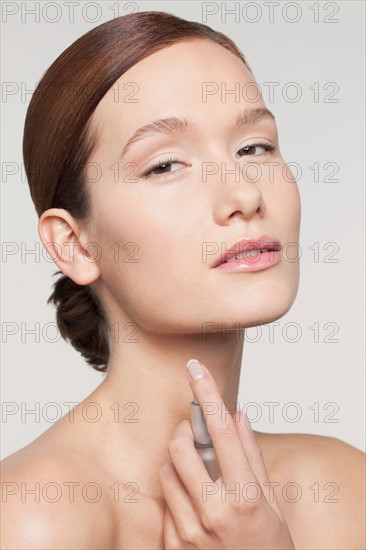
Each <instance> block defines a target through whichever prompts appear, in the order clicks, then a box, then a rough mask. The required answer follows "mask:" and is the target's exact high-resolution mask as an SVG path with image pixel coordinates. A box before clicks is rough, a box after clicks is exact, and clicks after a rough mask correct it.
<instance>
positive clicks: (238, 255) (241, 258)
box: [212, 235, 282, 268]
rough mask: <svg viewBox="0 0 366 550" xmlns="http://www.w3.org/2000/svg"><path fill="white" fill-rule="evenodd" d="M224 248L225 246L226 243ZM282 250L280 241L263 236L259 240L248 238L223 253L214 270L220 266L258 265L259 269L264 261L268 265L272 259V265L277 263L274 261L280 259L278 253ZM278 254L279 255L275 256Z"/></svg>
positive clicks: (214, 264) (213, 266)
mask: <svg viewBox="0 0 366 550" xmlns="http://www.w3.org/2000/svg"><path fill="white" fill-rule="evenodd" d="M223 246H225V245H224V243H223ZM281 248H282V247H281V243H280V241H279V240H277V239H275V238H273V237H269V236H268V235H261V236H260V237H257V238H251V237H246V238H244V239H241V240H240V241H238V242H236V243H235V244H234V245H233V246H231V247H230V248H229V249H228V250H225V251H224V252H221V254H220V255H219V257H218V258H217V259H216V261H215V262H214V263H213V265H212V268H216V267H220V266H227V267H230V266H232V267H234V266H245V265H246V266H255V265H256V264H257V267H258V268H259V267H260V266H261V265H262V264H263V260H265V263H268V261H269V260H270V258H272V263H277V262H274V261H273V260H274V258H275V259H276V260H277V259H278V257H279V254H278V252H280V250H281ZM276 252H277V254H275V253H276Z"/></svg>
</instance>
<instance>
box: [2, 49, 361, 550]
mask: <svg viewBox="0 0 366 550" xmlns="http://www.w3.org/2000/svg"><path fill="white" fill-rule="evenodd" d="M198 46H199V47H198ZM253 80H254V79H253V76H252V75H251V74H250V72H249V71H248V70H247V69H246V67H245V66H244V65H243V63H242V62H241V61H240V60H239V59H238V58H237V57H235V56H234V55H233V54H231V53H230V52H229V51H227V50H225V49H224V48H222V47H221V46H219V45H217V44H214V43H212V42H210V41H206V40H200V41H199V43H198V41H193V42H184V43H179V44H175V45H174V46H171V47H169V48H164V49H163V50H161V51H159V52H156V53H155V54H152V55H151V56H149V57H147V58H146V59H144V60H142V61H141V62H139V63H137V64H136V65H135V66H134V67H132V68H131V69H130V70H129V71H127V73H126V74H125V75H123V76H122V77H121V78H120V79H119V81H118V83H119V87H118V93H119V94H120V95H119V101H117V102H116V101H115V98H116V95H115V91H114V92H112V91H110V92H108V93H107V94H106V95H105V96H104V98H103V99H102V100H101V102H100V103H99V105H98V107H97V109H96V111H95V113H94V114H93V128H94V130H95V131H97V132H98V135H99V141H98V146H97V148H96V150H95V151H94V152H93V154H92V158H91V159H90V160H91V162H94V163H97V164H98V165H99V167H100V169H101V174H102V177H101V178H100V179H99V180H98V181H97V182H94V183H92V182H90V185H89V192H90V194H91V199H92V206H93V212H92V217H91V219H90V220H87V222H85V223H80V222H78V221H76V220H75V219H73V218H72V217H71V216H70V215H69V213H68V212H66V211H65V210H61V209H50V210H48V211H46V212H44V213H43V214H42V216H41V218H40V222H39V234H40V238H41V240H42V242H43V244H47V243H49V242H56V243H58V245H59V247H60V248H59V249H58V250H60V249H61V250H62V251H63V254H62V255H61V256H60V255H58V256H56V254H55V262H56V263H57V265H58V267H59V269H61V270H62V271H63V272H64V273H65V274H66V275H68V276H69V277H70V278H71V279H73V280H74V281H75V282H76V283H78V284H90V285H92V286H93V288H94V289H95V291H96V292H97V294H98V296H99V297H100V299H101V301H102V304H103V307H104V309H105V311H106V313H107V316H108V319H109V321H110V323H109V324H110V325H111V326H112V325H114V324H115V323H116V325H115V326H116V327H118V328H119V330H120V332H119V337H118V338H116V339H114V341H113V343H112V350H111V359H110V362H109V366H108V375H107V377H106V379H105V381H104V382H103V383H102V384H101V385H100V386H99V387H98V388H97V389H96V390H95V392H93V394H91V395H90V396H89V397H88V398H87V399H86V400H85V401H84V402H82V403H81V404H80V405H79V406H78V407H76V409H75V410H74V411H73V415H74V416H73V421H71V419H72V417H71V416H70V415H67V416H65V417H63V418H62V419H61V420H60V421H59V422H57V423H56V424H55V425H54V426H53V427H52V428H50V429H49V430H47V431H46V432H45V433H44V434H42V436H41V437H39V438H38V439H37V440H35V441H34V442H33V443H32V444H30V445H28V446H27V447H25V448H24V449H21V450H20V451H18V452H17V453H14V454H13V455H11V456H10V457H8V458H7V459H6V460H4V461H3V463H2V466H3V468H2V470H3V472H2V481H4V482H11V481H13V482H14V483H15V484H17V485H15V486H14V487H15V489H16V488H17V487H19V488H20V490H19V493H17V494H15V495H13V496H11V495H9V497H8V500H7V503H6V504H4V505H3V514H4V516H5V520H4V525H5V529H3V537H4V542H3V546H4V547H6V548H164V518H165V513H166V512H165V503H166V499H165V494H164V490H163V487H162V483H161V481H162V479H163V478H162V476H163V474H162V470H161V468H162V466H164V464H166V463H167V462H173V463H174V457H173V456H172V455H173V453H172V452H171V448H170V447H169V444H170V442H171V440H172V439H174V438H176V437H177V430H178V432H179V430H182V429H183V428H184V426H185V428H184V429H186V430H187V429H188V426H187V419H188V417H189V409H188V406H189V402H190V401H191V399H192V388H191V387H190V386H189V383H188V382H187V375H186V372H185V365H186V363H187V360H188V359H190V358H192V357H195V358H197V359H199V360H200V361H201V362H202V363H204V364H205V365H206V366H207V367H208V369H209V371H210V373H211V374H212V377H213V378H214V380H215V381H216V384H217V388H218V394H219V396H220V398H222V400H223V402H224V403H225V404H226V407H227V408H228V410H229V411H230V412H232V413H233V411H235V408H236V407H235V405H236V402H237V400H238V390H239V379H240V369H241V365H242V357H243V346H244V334H243V331H241V332H240V333H238V332H237V333H236V334H235V335H234V333H233V332H229V331H230V330H231V329H233V328H235V326H237V325H235V323H240V326H241V327H245V326H251V325H259V324H263V323H269V322H271V321H273V320H275V319H278V318H280V317H281V316H283V315H284V314H285V313H286V312H287V311H288V310H289V309H290V307H291V305H292V303H293V301H294V299H295V297H296V293H297V288H298V283H299V266H298V263H296V262H295V263H294V262H289V261H285V259H283V261H281V262H280V263H279V264H277V265H274V266H272V267H270V268H269V269H267V270H264V271H260V272H257V273H241V274H238V273H236V274H228V273H226V274H225V273H219V272H218V271H217V270H215V269H213V268H212V267H211V264H212V261H213V260H215V259H216V258H217V256H218V254H219V252H220V250H219V249H216V251H215V252H214V255H213V256H209V257H208V261H206V262H205V261H203V255H202V244H203V243H216V244H219V245H220V244H222V243H224V244H225V245H226V247H227V248H228V247H229V246H231V245H232V244H233V243H234V242H237V241H238V240H239V239H241V238H243V237H245V236H251V237H253V238H255V237H258V236H260V235H262V234H268V235H270V236H273V237H275V238H277V239H279V240H280V242H281V243H282V244H283V245H285V244H286V243H288V242H298V240H299V228H300V198H299V193H298V188H297V185H296V182H295V180H293V181H290V182H289V173H287V179H284V177H283V170H282V169H283V166H284V164H285V161H284V160H283V158H282V156H281V153H280V151H279V148H278V135H277V127H276V123H275V121H274V120H273V119H272V118H270V117H268V118H264V119H262V120H261V121H258V122H257V123H255V124H254V123H247V124H246V125H245V126H244V127H241V128H240V129H239V128H235V127H234V121H235V117H236V116H237V113H238V111H239V109H242V108H244V109H248V110H252V109H253V108H255V109H264V108H265V107H266V106H265V104H264V102H263V100H262V99H260V100H258V101H257V102H256V103H255V104H253V103H251V102H250V101H248V100H246V99H245V97H242V98H241V101H240V103H236V102H235V100H234V99H233V96H232V95H228V96H227V100H226V101H222V96H221V94H217V95H215V96H212V97H211V96H210V97H208V98H207V101H206V102H204V101H202V85H203V83H205V82H206V83H207V82H216V83H219V84H220V83H222V82H225V83H226V86H227V89H233V87H234V85H235V82H240V84H241V86H242V87H243V88H244V87H245V86H246V85H248V84H249V83H251V82H253ZM131 83H133V85H134V88H133V89H136V84H137V88H138V96H137V97H138V101H137V102H135V103H128V102H126V101H124V99H125V97H123V95H124V96H126V87H124V86H125V85H127V89H128V85H130V84H131ZM115 90H116V88H115ZM128 90H129V91H130V89H128ZM172 98H174V101H173V100H172ZM171 116H175V117H182V116H185V117H189V118H190V120H192V121H193V122H194V123H195V124H196V128H195V129H191V130H190V131H189V132H188V133H185V134H184V133H176V134H173V135H168V134H159V135H150V136H149V137H145V139H143V140H141V141H140V142H138V143H134V144H132V145H131V148H130V149H129V151H128V152H127V153H126V155H125V157H124V159H123V160H121V159H120V154H121V151H122V149H123V147H124V146H125V144H126V143H127V141H128V139H129V138H130V137H131V135H132V134H133V133H134V132H135V131H136V130H137V129H138V128H140V127H141V126H143V125H145V124H148V123H150V122H151V121H153V120H156V119H159V118H165V117H171ZM259 141H260V142H265V143H267V144H275V145H276V146H277V149H276V150H275V151H274V152H272V153H268V152H267V153H265V152H264V151H263V150H262V149H260V148H257V149H256V148H254V151H253V150H252V152H253V153H254V154H253V155H252V154H251V155H249V156H250V158H249V159H245V156H244V155H243V156H242V155H238V152H239V151H240V152H241V151H242V149H243V148H244V147H247V146H251V145H254V144H256V143H258V142H259ZM169 157H177V158H178V159H179V162H178V161H175V162H172V163H171V165H169V166H171V168H172V170H171V173H170V171H169V175H168V176H167V177H162V176H160V177H157V176H154V177H149V178H147V177H146V176H145V175H144V174H146V172H147V171H149V170H150V171H151V167H152V165H153V164H154V163H155V161H157V160H158V161H159V162H160V161H162V160H165V163H161V164H167V165H168V163H167V159H168V158H169ZM248 160H250V161H251V162H255V163H257V164H258V165H260V166H261V167H262V168H263V167H264V164H263V163H264V162H270V161H273V162H276V163H277V165H276V167H275V168H274V173H273V175H274V180H273V181H271V182H270V181H269V176H268V172H267V171H266V170H264V169H263V170H262V173H261V177H260V179H259V181H255V182H254V180H253V179H252V180H250V173H251V172H250V170H249V171H247V172H246V178H244V177H243V176H242V179H241V180H240V182H239V183H238V182H236V181H235V178H234V177H233V175H227V176H226V178H227V179H226V180H225V181H223V178H222V176H223V174H222V173H220V172H219V173H215V174H214V175H213V176H211V177H209V178H208V179H207V181H205V182H203V178H202V166H203V163H205V162H213V163H216V165H217V166H219V167H220V166H221V163H225V167H226V170H232V169H233V168H234V167H235V162H237V163H240V164H242V165H244V164H245V163H246V162H247V161H248ZM116 162H117V163H119V164H118V166H119V175H118V178H117V180H116V179H115V171H114V170H111V169H110V167H111V166H112V165H114V163H116ZM131 166H132V167H133V169H135V168H136V167H137V170H135V171H134V172H133V174H132V176H131ZM173 167H174V168H175V169H174V170H173ZM167 173H168V172H167ZM253 177H255V174H253V176H252V178H253ZM131 178H132V180H133V179H135V180H137V181H134V182H131ZM65 242H68V243H69V242H73V243H74V245H75V248H74V252H75V254H74V256H73V257H72V258H70V254H69V248H68V247H66V246H65V244H64V243H65ZM90 242H97V243H98V244H99V245H100V248H101V250H102V252H103V253H102V255H101V257H100V258H98V259H97V261H91V260H93V256H92V252H93V251H92V250H91V248H90V247H87V244H88V243H90ZM115 243H119V244H120V249H119V250H120V254H121V256H122V259H120V260H119V261H116V257H115V255H114V254H112V253H111V247H112V248H113V246H114V245H115ZM125 243H134V245H137V252H138V254H137V258H138V262H136V263H134V262H128V261H127V262H126V261H123V258H126V255H127V254H128V253H130V252H131V248H129V249H128V248H127V251H126V249H123V245H124V244H125ZM114 249H115V248H114ZM134 250H136V248H135V249H132V251H134ZM137 289H138V291H137ZM157 289H158V291H157ZM207 321H210V322H214V323H218V324H220V325H219V326H222V325H221V324H222V323H224V324H225V325H224V326H225V328H226V330H227V331H228V332H227V337H226V340H225V342H224V343H223V342H222V338H221V336H222V335H221V333H219V332H216V333H213V334H209V335H208V337H207V339H204V338H202V323H204V322H207ZM127 323H132V326H133V327H138V332H137V333H136V335H135V338H136V339H137V341H135V342H130V341H129V338H128V335H129V334H131V331H130V330H128V332H124V330H125V327H126V326H130V325H127ZM238 334H240V337H239V338H237V337H236V338H235V336H238ZM131 343H133V344H134V345H131ZM244 363H245V361H244ZM264 367H265V366H264ZM271 367H272V368H273V365H272V366H271ZM87 402H90V403H93V402H94V403H95V402H96V403H98V405H99V407H100V409H101V410H102V411H103V414H102V416H101V418H100V420H99V421H98V422H90V421H86V419H85V416H83V414H84V415H85V405H86V403H87ZM116 404H119V414H120V416H119V418H118V421H115V420H116V417H115V414H116V409H117V405H116ZM126 404H128V405H127V407H125V405H126ZM243 405H244V404H243V403H240V406H241V408H242V407H243ZM111 407H112V409H111ZM129 415H130V416H129ZM134 415H135V416H134ZM134 418H135V419H137V420H138V422H134V421H133V419H134ZM131 419H132V421H131ZM179 433H180V432H179ZM255 439H256V442H257V445H258V456H257V457H256V459H255V460H256V461H257V463H259V461H260V460H261V456H260V452H259V451H261V455H262V459H263V461H264V463H265V467H266V470H267V472H268V477H269V479H270V480H271V481H272V482H274V483H279V485H278V486H276V488H275V493H276V496H277V499H278V504H279V506H280V509H281V511H282V514H283V516H284V518H285V522H286V524H287V527H288V528H289V531H290V533H291V536H292V540H293V544H294V547H295V548H304V549H305V548H306V549H310V548H314V549H315V548H316V549H317V550H319V549H323V548H324V549H326V548H327V549H332V550H333V549H335V548H339V549H341V548H342V549H343V548H351V549H356V548H363V547H364V543H365V541H364V538H363V536H364V534H363V532H362V527H361V526H362V524H363V523H362V518H363V517H364V516H363V515H362V514H364V510H363V509H362V505H363V503H364V496H363V491H364V478H363V475H364V454H363V453H362V452H361V451H358V450H357V449H355V448H353V447H351V446H350V445H347V444H346V443H343V442H341V441H339V440H336V439H332V438H327V437H320V436H311V435H303V434H296V435H286V434H283V435H281V434H264V433H260V432H255ZM189 444H190V443H189V437H186V439H185V445H186V446H187V447H186V448H187V450H188V448H189ZM187 464H188V466H189V465H191V467H193V465H192V464H191V463H189V462H188V463H187ZM22 481H24V482H27V483H28V482H29V484H30V485H31V484H32V483H34V482H35V481H39V482H40V485H41V487H43V486H44V485H45V484H47V483H50V482H54V483H58V484H59V485H60V486H61V487H62V488H64V487H66V488H67V487H69V486H65V485H64V484H65V481H66V482H69V483H70V482H77V483H80V485H78V486H75V498H74V501H73V502H70V498H69V497H68V491H67V492H66V490H65V491H63V492H62V494H63V496H62V498H60V500H58V501H57V502H54V503H50V502H49V501H47V499H45V498H41V501H40V503H34V502H33V499H31V498H28V497H27V498H26V499H25V502H21V506H20V505H19V504H20V501H19V495H20V494H21V485H20V484H21V482H22ZM294 481H295V482H296V483H297V484H299V485H300V487H301V490H302V496H301V498H300V499H299V500H298V501H297V502H296V503H294V502H290V499H291V498H292V499H293V494H291V492H289V496H288V498H284V496H283V494H282V488H283V487H284V486H285V485H286V483H289V482H294ZM93 482H94V483H97V484H99V485H100V487H101V488H102V494H101V497H100V499H99V500H97V501H96V502H95V503H92V502H90V500H92V499H93V498H94V497H95V490H94V491H93V490H92V489H93V488H90V493H89V492H87V494H86V496H85V494H84V495H82V491H81V488H82V487H84V486H85V484H87V483H93ZM126 483H130V485H125V484H126ZM314 483H319V491H320V501H319V502H316V499H315V498H314V489H313V490H311V489H309V487H310V486H314ZM326 483H333V484H336V485H337V486H338V487H339V488H340V490H339V494H336V495H335V496H334V498H338V500H339V502H333V503H329V502H324V500H326V499H325V497H326V496H328V495H329V494H330V493H331V489H328V490H325V489H324V488H323V487H324V485H325V484H326ZM117 486H118V487H119V489H120V494H119V496H118V498H117V500H118V502H114V497H115V496H116V493H115V491H116V487H117ZM111 487H114V488H111ZM15 489H14V491H15ZM136 489H137V492H136V493H135V490H136ZM134 493H135V494H134ZM339 495H340V496H339ZM51 496H54V493H52V495H51ZM49 498H51V497H49ZM133 499H136V500H137V502H133ZM20 510H21V512H22V513H20ZM66 525H67V528H66ZM185 547H186V548H194V547H195V546H188V545H187V546H185ZM212 547H214V546H212ZM251 547H252V546H251ZM259 547H263V546H259ZM278 547H279V546H278Z"/></svg>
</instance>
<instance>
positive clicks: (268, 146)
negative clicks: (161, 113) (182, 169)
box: [142, 143, 277, 179]
mask: <svg viewBox="0 0 366 550" xmlns="http://www.w3.org/2000/svg"><path fill="white" fill-rule="evenodd" d="M250 147H263V149H264V150H265V152H266V153H267V152H269V153H273V152H274V151H275V150H276V149H277V147H276V145H273V143H252V144H250V145H245V146H244V147H242V148H241V149H239V151H241V150H242V149H246V148H250ZM262 154H264V153H262ZM249 156H252V155H249ZM253 156H255V157H259V156H261V155H253ZM175 162H179V163H181V164H183V162H182V161H181V160H180V159H179V158H177V157H171V158H168V159H165V160H160V161H158V162H156V164H154V166H152V167H151V168H149V169H148V170H147V171H146V172H144V173H143V174H142V177H144V178H147V179H148V178H166V177H167V176H169V175H170V174H173V173H174V172H175V171H176V170H174V172H166V173H165V174H151V172H153V171H154V170H156V169H157V168H160V167H161V166H165V165H167V164H173V163H175Z"/></svg>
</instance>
